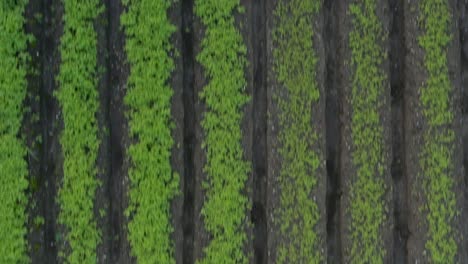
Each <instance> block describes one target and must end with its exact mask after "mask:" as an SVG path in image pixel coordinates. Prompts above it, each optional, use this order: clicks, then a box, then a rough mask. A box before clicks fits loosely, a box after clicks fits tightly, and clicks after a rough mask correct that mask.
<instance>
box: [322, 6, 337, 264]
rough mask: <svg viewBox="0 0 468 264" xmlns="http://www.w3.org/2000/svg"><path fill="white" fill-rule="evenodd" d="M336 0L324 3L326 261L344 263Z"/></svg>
mask: <svg viewBox="0 0 468 264" xmlns="http://www.w3.org/2000/svg"><path fill="white" fill-rule="evenodd" d="M336 12H337V1H334V0H330V1H326V2H325V5H324V12H323V13H324V20H325V22H324V24H325V27H324V32H323V35H324V39H325V52H326V63H327V65H326V66H327V68H326V88H325V93H326V102H325V122H326V154H327V156H326V166H327V196H326V201H327V203H326V206H327V253H328V256H327V263H340V262H341V241H340V233H341V231H340V223H339V220H340V217H339V209H340V201H341V177H340V155H339V153H340V144H341V142H340V140H341V130H340V103H339V98H340V95H339V86H338V84H339V83H338V80H339V79H338V76H339V75H338V71H337V70H336V69H337V63H338V62H337V57H338V56H337V54H336V48H337V45H338V43H337V41H338V36H337V32H338V16H336Z"/></svg>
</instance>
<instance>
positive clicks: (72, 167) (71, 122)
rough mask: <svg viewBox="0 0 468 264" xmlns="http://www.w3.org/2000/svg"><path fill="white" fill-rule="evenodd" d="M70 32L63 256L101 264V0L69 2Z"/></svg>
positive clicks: (63, 81)
mask: <svg viewBox="0 0 468 264" xmlns="http://www.w3.org/2000/svg"><path fill="white" fill-rule="evenodd" d="M63 4H64V15H63V22H64V29H63V36H62V37H61V43H60V55H61V64H60V73H59V75H58V77H57V81H58V87H59V89H58V90H57V91H56V93H55V96H56V98H57V99H58V102H59V104H60V106H61V109H62V115H63V123H64V129H63V131H62V133H61V136H60V143H61V146H62V152H63V158H64V162H63V180H62V183H61V187H60V189H59V192H58V202H59V204H60V213H59V218H58V222H59V223H60V224H62V225H63V226H64V227H65V228H66V234H65V236H64V238H65V240H66V241H67V245H68V246H69V248H70V252H69V251H68V250H66V251H65V252H61V255H62V256H65V258H66V260H65V261H66V262H67V263H80V264H82V263H96V261H97V257H96V247H97V245H98V243H99V242H100V232H99V231H98V230H97V224H96V220H95V219H94V213H93V208H94V197H95V191H96V188H97V186H98V181H97V179H96V173H97V170H96V160H97V152H98V148H99V140H98V136H97V133H98V130H97V120H96V113H97V111H98V104H99V102H98V91H97V77H96V70H97V59H96V57H97V48H96V45H97V39H96V32H95V31H94V28H93V23H94V20H95V19H96V17H97V16H98V14H99V13H101V11H102V7H101V5H100V1H99V0H83V1H79V2H78V1H74V0H64V1H63Z"/></svg>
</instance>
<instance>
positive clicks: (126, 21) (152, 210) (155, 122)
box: [121, 0, 179, 264]
mask: <svg viewBox="0 0 468 264" xmlns="http://www.w3.org/2000/svg"><path fill="white" fill-rule="evenodd" d="M172 2H173V1H172V0H126V1H124V4H125V5H126V6H127V8H128V11H127V12H126V13H125V14H123V15H122V17H121V21H122V25H123V26H124V27H125V33H126V52H127V58H128V61H129V62H130V76H129V78H128V85H129V89H128V91H127V94H126V96H125V104H126V105H127V106H128V108H129V112H128V116H129V118H130V121H129V125H130V135H131V136H132V137H133V138H135V139H136V143H134V144H133V145H132V146H130V148H129V150H128V153H129V155H130V157H131V161H132V167H131V169H130V171H129V177H130V192H129V197H130V205H129V208H128V209H127V212H126V213H127V215H128V216H131V217H130V222H129V224H128V231H129V234H128V239H129V241H130V244H131V247H132V254H133V255H134V256H135V257H136V258H137V260H138V263H162V264H168V263H175V259H174V245H173V241H171V233H172V231H173V227H172V225H171V217H170V208H171V207H170V205H171V201H172V199H173V198H174V197H175V196H176V195H177V194H178V192H179V176H178V174H177V173H175V172H173V170H172V168H171V159H170V158H171V150H172V147H173V145H174V140H173V139H172V135H171V129H172V128H173V127H174V125H173V123H172V120H171V97H172V94H173V92H172V89H171V87H170V86H168V84H167V81H168V80H169V79H170V76H171V72H172V71H173V69H174V61H173V59H172V58H171V57H170V55H169V53H170V52H172V51H173V47H172V45H171V35H172V33H173V32H174V31H175V26H174V25H172V24H171V23H170V21H169V19H168V16H167V10H168V9H169V7H170V6H171V4H172Z"/></svg>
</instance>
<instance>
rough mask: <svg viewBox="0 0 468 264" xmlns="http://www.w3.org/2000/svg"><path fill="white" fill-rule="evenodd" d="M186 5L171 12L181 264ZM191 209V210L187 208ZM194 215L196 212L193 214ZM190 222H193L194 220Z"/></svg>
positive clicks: (175, 237)
mask: <svg viewBox="0 0 468 264" xmlns="http://www.w3.org/2000/svg"><path fill="white" fill-rule="evenodd" d="M182 5H183V3H182V1H178V2H175V3H174V4H173V5H172V6H171V8H170V9H169V12H168V13H169V19H170V20H171V22H172V24H173V25H175V26H176V28H177V30H176V32H175V33H174V34H173V35H172V39H171V43H172V44H173V47H174V50H173V51H171V54H170V55H171V57H172V58H173V59H174V65H175V68H174V71H173V73H172V78H171V80H170V81H169V85H170V87H172V89H173V95H172V102H171V115H172V122H173V124H174V129H173V130H172V138H173V140H174V146H173V149H172V152H171V164H172V168H173V171H174V172H175V173H177V174H178V175H179V176H180V179H179V191H180V193H179V195H178V196H177V197H175V198H174V199H173V201H172V203H171V221H172V226H173V228H174V231H173V233H172V241H173V243H174V256H175V261H176V263H178V264H182V263H183V259H184V246H185V244H184V227H185V222H184V216H185V215H184V208H185V207H184V201H186V200H187V199H185V190H186V188H185V180H184V177H185V172H186V171H185V169H184V168H185V165H186V163H185V161H186V159H185V153H186V150H187V149H186V148H185V146H184V137H185V133H186V127H185V114H186V111H185V108H184V100H185V97H184V96H185V94H184V93H185V77H186V76H185V74H184V69H185V64H184V59H183V57H182V56H183V55H184V54H183V47H184V45H185V42H184V38H183V35H182V32H183V30H184V29H183V17H182V16H181V10H182ZM187 209H189V208H187ZM192 211H193V210H192ZM188 219H193V217H190V218H188Z"/></svg>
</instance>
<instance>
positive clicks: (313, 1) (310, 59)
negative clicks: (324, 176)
mask: <svg viewBox="0 0 468 264" xmlns="http://www.w3.org/2000/svg"><path fill="white" fill-rule="evenodd" d="M320 8H321V1H319V0H291V1H285V0H280V1H279V3H278V5H277V7H276V11H275V17H276V24H277V25H276V27H275V29H274V32H273V39H274V42H275V44H276V45H275V50H274V51H273V55H274V59H275V62H274V70H275V72H276V74H277V80H278V82H279V83H280V84H281V86H284V87H285V88H286V92H285V94H284V95H283V94H282V93H281V92H278V93H277V94H276V96H275V97H276V101H277V104H278V106H279V109H280V127H281V131H280V135H279V140H280V143H281V145H282V146H281V147H280V149H279V153H280V155H281V157H282V167H281V171H280V177H279V183H280V190H281V198H280V208H278V212H277V214H278V218H277V219H278V221H279V223H278V225H279V226H280V234H281V236H282V237H283V238H284V239H281V240H280V241H282V244H280V245H279V248H278V253H277V262H278V263H322V262H323V261H325V256H324V255H323V253H322V252H321V251H320V250H319V247H320V244H321V243H322V242H323V241H320V237H318V235H317V232H316V225H317V223H318V221H319V219H320V212H319V208H318V205H317V203H316V201H315V200H313V199H312V192H313V191H314V189H315V188H316V187H317V181H318V177H319V175H318V173H319V172H318V169H319V167H320V166H321V164H323V153H320V151H317V150H314V147H317V141H318V140H319V138H321V136H322V135H321V134H318V133H317V132H316V128H315V127H314V125H313V122H312V119H313V118H312V109H313V106H314V105H316V104H317V103H318V100H319V98H320V96H321V95H320V91H319V89H318V86H317V81H316V74H315V73H316V64H317V57H316V55H315V52H314V45H313V43H312V39H313V36H314V31H313V25H314V20H315V18H316V16H317V14H318V12H319V11H320Z"/></svg>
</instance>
